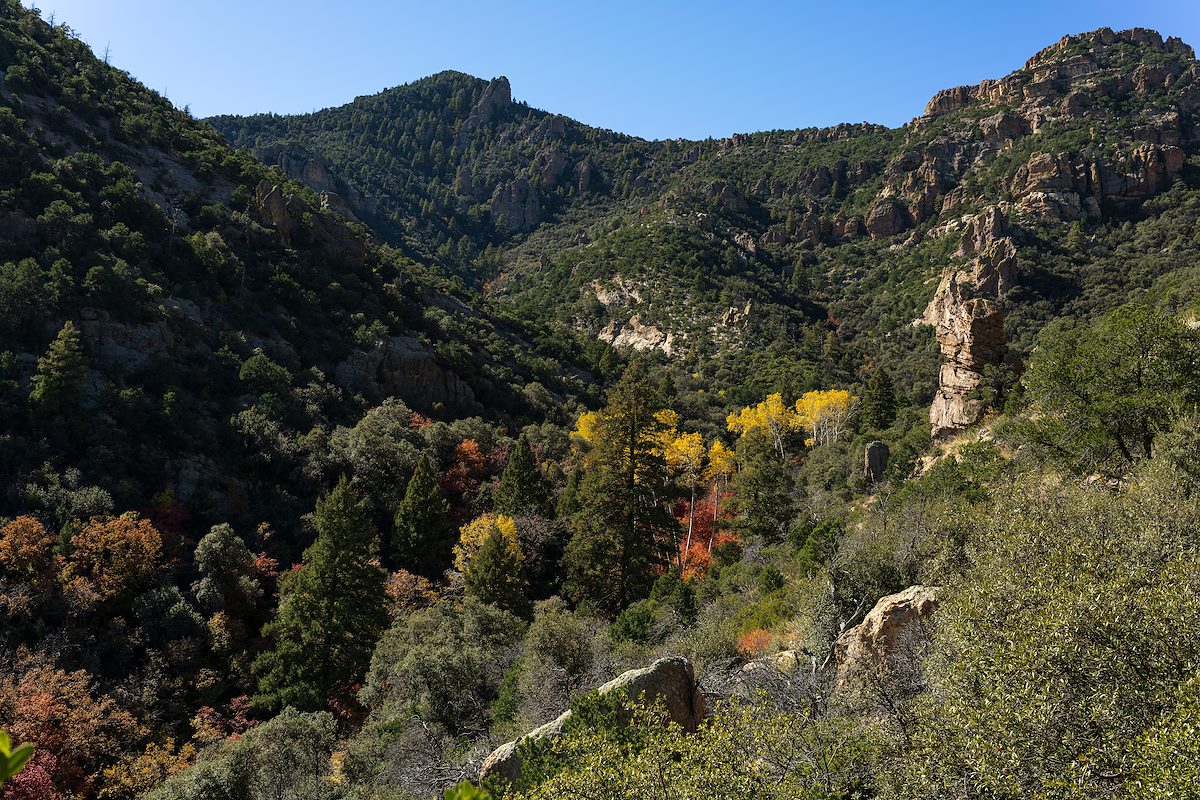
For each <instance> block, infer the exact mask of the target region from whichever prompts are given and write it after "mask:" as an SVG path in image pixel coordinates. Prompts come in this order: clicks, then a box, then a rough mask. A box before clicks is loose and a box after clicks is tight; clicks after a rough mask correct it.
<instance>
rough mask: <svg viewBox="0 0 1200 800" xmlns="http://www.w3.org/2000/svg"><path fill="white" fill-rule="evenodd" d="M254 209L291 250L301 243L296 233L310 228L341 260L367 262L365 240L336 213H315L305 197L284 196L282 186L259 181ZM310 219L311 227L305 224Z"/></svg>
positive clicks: (358, 263) (356, 262) (317, 238)
mask: <svg viewBox="0 0 1200 800" xmlns="http://www.w3.org/2000/svg"><path fill="white" fill-rule="evenodd" d="M254 207H255V210H256V211H257V213H258V217H259V219H260V220H262V222H263V223H264V224H266V225H267V226H269V227H271V228H274V229H275V232H276V233H278V234H279V238H280V239H282V240H283V243H284V244H285V245H287V246H289V247H291V246H296V245H299V244H301V242H300V241H298V240H297V239H296V234H297V233H298V232H302V231H303V232H306V231H308V230H309V227H310V226H311V227H315V229H316V237H315V239H314V240H315V241H320V242H322V243H323V244H326V245H327V246H328V249H330V250H333V251H335V252H336V253H337V254H338V256H339V257H341V258H344V259H346V260H347V261H348V262H349V263H351V264H354V265H356V266H359V265H362V264H363V263H364V262H365V261H366V257H367V243H366V241H365V240H364V239H363V237H361V236H359V235H358V234H356V233H355V232H354V231H352V230H351V229H350V228H349V227H348V226H347V225H346V223H345V220H343V219H341V218H339V217H338V216H336V215H334V214H322V213H316V212H317V209H314V208H313V207H312V206H311V205H309V204H308V202H307V201H306V200H305V199H304V198H303V197H300V196H299V195H295V194H287V193H285V192H284V190H283V187H282V186H280V185H279V184H275V183H272V182H271V181H268V180H263V181H260V182H259V184H258V186H257V188H256V189H255V198H254ZM306 215H307V216H306ZM310 218H311V220H312V223H311V224H310V223H308V222H307V221H306V220H307V219H310ZM305 243H307V242H305Z"/></svg>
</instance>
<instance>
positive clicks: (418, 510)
mask: <svg viewBox="0 0 1200 800" xmlns="http://www.w3.org/2000/svg"><path fill="white" fill-rule="evenodd" d="M449 516H450V504H449V503H447V502H446V498H444V497H442V493H441V491H439V490H438V485H437V480H435V478H434V472H433V463H432V462H431V461H430V460H429V456H428V455H426V454H422V455H421V458H420V460H418V461H417V467H416V469H415V470H413V474H412V478H411V479H410V480H409V481H408V489H407V490H405V492H404V499H403V500H402V501H401V502H400V508H399V509H397V510H396V518H395V520H394V528H393V536H394V538H393V548H394V550H395V554H396V560H397V561H398V562H399V563H400V564H402V565H404V566H405V567H407V568H410V569H413V570H416V571H417V572H421V573H423V574H426V575H432V574H437V573H438V572H439V571H440V570H441V568H443V567H444V566H445V565H446V563H448V562H449V558H450V548H451V546H452V545H453V541H452V540H451V536H450V534H451V530H450V524H449Z"/></svg>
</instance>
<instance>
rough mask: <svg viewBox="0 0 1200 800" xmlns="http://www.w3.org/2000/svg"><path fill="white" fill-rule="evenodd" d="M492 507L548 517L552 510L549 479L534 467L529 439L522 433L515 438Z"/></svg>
mask: <svg viewBox="0 0 1200 800" xmlns="http://www.w3.org/2000/svg"><path fill="white" fill-rule="evenodd" d="M496 511H498V512H499V513H501V514H507V515H509V516H510V517H512V516H517V515H520V514H530V513H532V514H539V515H541V516H543V517H550V516H553V514H554V496H553V492H552V490H551V488H550V482H549V481H547V480H546V476H544V475H543V474H542V471H541V470H540V469H539V468H538V463H537V459H536V458H535V457H534V455H533V448H532V447H531V446H530V445H529V439H528V438H527V437H526V436H525V435H524V434H522V435H521V438H519V439H517V444H516V446H515V447H514V448H513V451H512V454H511V455H509V457H508V463H507V464H505V465H504V474H503V475H501V476H500V486H499V488H498V489H497V491H496Z"/></svg>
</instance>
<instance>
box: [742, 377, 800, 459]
mask: <svg viewBox="0 0 1200 800" xmlns="http://www.w3.org/2000/svg"><path fill="white" fill-rule="evenodd" d="M725 423H726V425H728V427H729V430H730V431H731V432H732V433H736V434H738V435H739V436H745V435H746V434H747V433H749V432H750V431H753V430H761V431H762V432H763V433H765V434H766V435H767V436H768V437H769V438H770V440H771V444H772V446H773V447H774V448H775V452H777V453H778V454H779V457H780V458H783V456H784V452H783V440H784V437H785V436H787V434H788V433H789V432H790V431H794V430H796V429H797V428H799V427H800V419H799V417H798V416H797V413H796V409H794V408H792V407H791V406H789V405H787V404H786V403H784V402H783V395H781V394H779V393H778V392H776V393H775V394H771V395H767V399H766V400H763V401H762V402H761V403H759V404H758V405H756V406H747V407H746V408H743V409H742V410H741V411H735V412H733V413H732V414H730V415H729V416H728V417H726V419H725Z"/></svg>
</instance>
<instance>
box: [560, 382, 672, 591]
mask: <svg viewBox="0 0 1200 800" xmlns="http://www.w3.org/2000/svg"><path fill="white" fill-rule="evenodd" d="M657 396H658V391H657V387H656V386H654V385H653V384H652V383H651V382H650V380H649V378H648V377H647V375H646V370H645V368H644V367H643V366H642V365H641V363H640V362H636V361H635V362H634V363H632V364H631V365H630V366H629V368H627V369H626V370H625V373H624V375H623V376H622V377H621V380H620V381H618V383H617V385H616V386H614V387H613V388H612V389H611V390H610V391H609V393H608V406H607V407H606V408H605V409H604V410H603V411H602V412H601V413H600V417H599V420H598V422H597V424H596V436H595V442H594V445H593V447H592V450H591V451H590V452H589V453H588V455H587V459H586V461H585V473H586V474H585V476H584V478H583V480H582V482H581V484H580V487H579V493H578V499H577V502H578V503H579V508H580V510H579V511H578V512H577V513H576V514H575V515H574V517H573V518H572V521H571V523H572V524H571V527H572V530H573V532H572V537H571V540H570V542H569V543H568V544H567V548H566V553H565V554H564V556H563V560H564V563H565V564H566V567H567V571H568V574H569V582H568V586H567V591H568V593H569V594H571V595H572V596H573V597H574V598H575V599H576V600H591V601H592V602H595V603H596V604H598V605H600V606H601V607H602V608H605V609H607V610H609V611H619V610H620V609H622V608H625V607H626V606H628V605H629V604H630V603H632V602H634V601H636V600H639V599H641V598H644V597H646V596H647V594H649V592H650V589H651V587H652V586H653V585H654V579H655V578H656V577H657V575H658V574H659V573H660V572H661V571H662V570H663V569H664V568H666V567H667V566H668V565H669V564H670V563H671V560H672V558H673V555H674V552H675V548H676V542H677V539H678V527H679V526H678V523H677V522H676V521H675V518H674V517H673V516H672V515H671V513H670V511H669V510H668V507H667V506H668V501H669V499H670V496H671V490H670V479H669V477H668V474H667V466H666V462H665V459H664V457H663V453H662V448H661V441H662V435H663V432H664V430H665V428H666V426H665V425H664V423H663V422H662V421H660V420H659V419H658V418H656V416H655V414H656V412H657V411H660V410H661V408H660V407H659V406H658V404H657V403H656V402H655V399H656V398H657Z"/></svg>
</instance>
